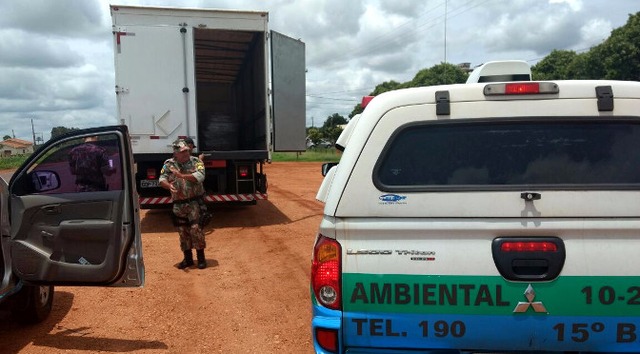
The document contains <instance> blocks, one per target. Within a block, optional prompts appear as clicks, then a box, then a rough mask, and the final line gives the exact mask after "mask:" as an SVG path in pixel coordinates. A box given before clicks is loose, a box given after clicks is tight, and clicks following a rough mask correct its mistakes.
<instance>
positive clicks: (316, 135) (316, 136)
mask: <svg viewBox="0 0 640 354" xmlns="http://www.w3.org/2000/svg"><path fill="white" fill-rule="evenodd" d="M307 137H308V138H309V140H311V142H312V143H313V145H320V143H322V134H321V133H320V129H319V128H316V127H311V128H307Z"/></svg>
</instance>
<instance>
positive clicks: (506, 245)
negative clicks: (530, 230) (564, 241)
mask: <svg viewBox="0 0 640 354" xmlns="http://www.w3.org/2000/svg"><path fill="white" fill-rule="evenodd" d="M500 250H501V251H502V252H556V251H558V246H556V244H555V243H553V242H546V241H541V242H536V241H533V242H509V241H507V242H503V243H502V244H501V245H500Z"/></svg>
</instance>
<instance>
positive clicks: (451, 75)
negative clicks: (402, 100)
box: [403, 63, 469, 87]
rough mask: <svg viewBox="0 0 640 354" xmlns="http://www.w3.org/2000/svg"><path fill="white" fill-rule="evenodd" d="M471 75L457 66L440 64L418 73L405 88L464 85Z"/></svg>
mask: <svg viewBox="0 0 640 354" xmlns="http://www.w3.org/2000/svg"><path fill="white" fill-rule="evenodd" d="M468 76H469V75H468V74H467V73H466V72H465V71H464V70H462V68H460V67H458V66H457V65H453V64H449V63H440V64H438V65H434V66H432V67H430V68H427V69H422V70H420V71H418V73H417V74H416V76H414V77H413V79H412V80H411V81H409V82H407V83H405V84H404V85H403V86H404V87H421V86H436V85H446V84H462V83H464V82H465V81H467V77H468Z"/></svg>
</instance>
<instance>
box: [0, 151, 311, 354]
mask: <svg viewBox="0 0 640 354" xmlns="http://www.w3.org/2000/svg"><path fill="white" fill-rule="evenodd" d="M320 166H321V164H320V163H308V162H276V163H273V164H270V165H266V166H265V172H266V173H267V175H268V176H269V200H268V201H259V202H258V204H257V205H255V206H246V207H228V206H220V207H216V208H215V209H214V213H215V216H214V220H213V222H212V223H211V224H210V225H209V226H207V228H206V230H205V233H206V234H207V248H206V257H207V263H208V267H207V268H206V269H203V270H200V269H197V268H192V269H187V270H178V269H177V268H176V267H175V266H176V264H177V263H178V262H179V261H180V260H181V258H182V254H181V252H180V249H179V243H178V234H177V232H176V231H175V230H174V228H173V226H172V225H171V222H170V217H169V215H170V214H169V211H168V210H151V211H142V215H141V216H142V225H141V226H142V232H143V234H142V240H143V249H144V261H145V266H146V284H145V287H144V288H141V289H127V288H81V287H57V288H56V294H55V300H54V308H53V312H52V313H51V316H50V317H49V318H48V319H47V320H46V321H45V322H43V323H41V324H38V325H35V326H27V327H25V326H20V325H18V324H16V323H14V322H11V321H10V319H9V317H8V316H7V314H6V313H4V314H3V313H0V353H33V354H36V353H37V354H44V353H46V354H52V353H95V352H135V353H186V352H189V353H311V352H313V348H312V345H311V331H310V321H311V306H310V302H309V271H310V264H311V263H310V262H311V251H312V248H313V241H314V237H315V234H316V231H317V227H318V225H319V222H320V219H321V217H322V208H323V205H322V204H321V203H320V202H318V201H316V200H315V194H316V191H317V189H318V187H319V185H320V183H321V181H322V176H321V174H320Z"/></svg>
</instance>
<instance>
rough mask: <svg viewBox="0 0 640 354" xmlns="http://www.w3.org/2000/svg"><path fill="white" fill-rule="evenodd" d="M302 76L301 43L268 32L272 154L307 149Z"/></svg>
mask: <svg viewBox="0 0 640 354" xmlns="http://www.w3.org/2000/svg"><path fill="white" fill-rule="evenodd" d="M305 72H306V69H305V46H304V42H302V41H300V40H296V39H293V38H291V37H287V36H285V35H283V34H281V33H278V32H275V31H271V77H272V82H271V85H272V89H273V151H305V150H306V149H307V147H306V139H305V137H306V129H305V125H306V119H305V116H306V96H305V94H306V84H305V76H306V74H305ZM301 117H302V119H301Z"/></svg>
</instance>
